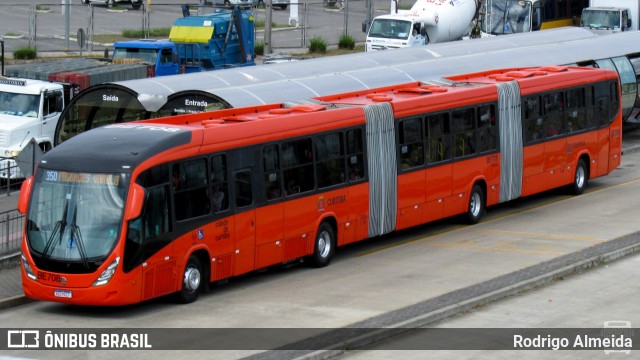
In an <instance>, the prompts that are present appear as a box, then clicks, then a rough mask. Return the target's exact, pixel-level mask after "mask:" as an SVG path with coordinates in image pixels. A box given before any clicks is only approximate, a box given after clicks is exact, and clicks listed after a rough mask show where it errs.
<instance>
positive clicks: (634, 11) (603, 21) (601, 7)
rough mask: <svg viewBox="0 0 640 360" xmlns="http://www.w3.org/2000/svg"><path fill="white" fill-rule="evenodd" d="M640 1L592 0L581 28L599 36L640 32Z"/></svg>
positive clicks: (581, 20)
mask: <svg viewBox="0 0 640 360" xmlns="http://www.w3.org/2000/svg"><path fill="white" fill-rule="evenodd" d="M639 13H640V0H591V1H590V2H589V7H587V8H584V9H583V10H582V16H581V18H580V26H581V27H583V28H588V29H591V31H593V32H595V33H597V34H603V33H615V32H621V31H629V30H638V20H639V19H640V15H639Z"/></svg>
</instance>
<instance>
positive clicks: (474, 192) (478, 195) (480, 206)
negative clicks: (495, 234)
mask: <svg viewBox="0 0 640 360" xmlns="http://www.w3.org/2000/svg"><path fill="white" fill-rule="evenodd" d="M484 211H485V208H484V191H482V187H481V186H480V185H478V184H476V185H473V189H471V194H470V195H469V206H468V207H467V222H468V223H469V224H471V225H473V224H477V223H478V222H479V221H480V219H481V218H482V215H484Z"/></svg>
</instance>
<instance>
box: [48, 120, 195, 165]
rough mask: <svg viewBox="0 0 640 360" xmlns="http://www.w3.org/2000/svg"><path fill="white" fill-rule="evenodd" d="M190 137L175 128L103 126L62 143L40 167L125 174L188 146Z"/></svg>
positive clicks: (184, 130) (185, 130) (49, 154)
mask: <svg viewBox="0 0 640 360" xmlns="http://www.w3.org/2000/svg"><path fill="white" fill-rule="evenodd" d="M193 137H194V134H193V133H192V132H191V131H188V130H187V129H184V128H180V127H175V126H162V125H157V126H151V125H145V124H142V123H127V124H113V125H107V126H103V127H99V128H96V129H93V130H92V131H88V132H86V133H83V134H82V136H75V137H73V138H71V139H69V140H68V141H65V142H64V143H63V144H61V145H60V146H57V147H55V151H50V152H48V153H46V154H45V155H44V156H43V157H42V160H41V164H46V166H47V167H50V168H54V169H62V168H64V169H66V170H69V171H84V172H98V173H101V172H110V173H111V172H129V169H133V168H135V167H136V166H138V165H139V164H140V163H141V162H143V161H144V160H146V159H148V158H149V157H151V156H154V155H156V154H158V153H161V152H163V151H166V150H169V149H174V148H176V147H179V146H181V145H186V144H189V143H190V142H191V141H192V138H193ZM79 149H81V150H80V151H79ZM96 159H100V160H99V161H96Z"/></svg>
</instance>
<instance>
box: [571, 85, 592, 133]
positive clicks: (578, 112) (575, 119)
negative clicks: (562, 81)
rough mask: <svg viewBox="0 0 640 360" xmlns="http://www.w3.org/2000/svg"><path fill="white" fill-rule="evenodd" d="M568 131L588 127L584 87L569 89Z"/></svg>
mask: <svg viewBox="0 0 640 360" xmlns="http://www.w3.org/2000/svg"><path fill="white" fill-rule="evenodd" d="M566 97H567V132H569V133H572V132H577V131H582V130H584V129H586V128H587V119H586V116H587V114H586V109H585V102H584V100H585V99H584V88H577V89H570V90H567V94H566Z"/></svg>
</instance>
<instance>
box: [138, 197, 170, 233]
mask: <svg viewBox="0 0 640 360" xmlns="http://www.w3.org/2000/svg"><path fill="white" fill-rule="evenodd" d="M168 194H169V191H168V189H167V186H158V187H154V188H151V189H148V190H147V201H146V202H145V206H144V215H143V233H144V236H143V239H145V242H148V241H152V240H153V239H155V238H157V237H158V236H160V235H162V234H164V233H166V232H168V231H169V206H168V204H169V197H168Z"/></svg>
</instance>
